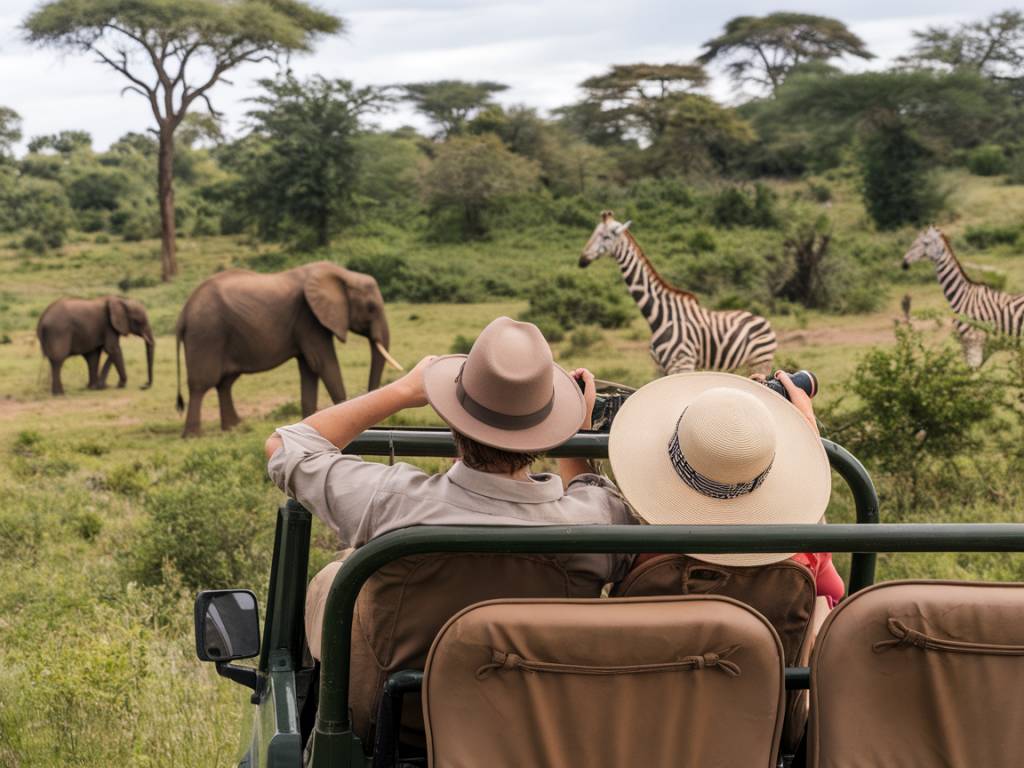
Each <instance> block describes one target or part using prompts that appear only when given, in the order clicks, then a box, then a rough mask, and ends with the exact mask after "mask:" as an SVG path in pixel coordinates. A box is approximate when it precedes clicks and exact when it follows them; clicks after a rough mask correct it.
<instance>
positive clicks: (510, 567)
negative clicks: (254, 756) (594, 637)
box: [350, 554, 602, 744]
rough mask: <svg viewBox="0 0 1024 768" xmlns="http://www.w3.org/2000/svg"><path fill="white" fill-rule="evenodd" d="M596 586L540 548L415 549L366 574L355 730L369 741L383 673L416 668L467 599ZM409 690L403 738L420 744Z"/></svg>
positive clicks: (356, 649)
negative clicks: (523, 551) (504, 551)
mask: <svg viewBox="0 0 1024 768" xmlns="http://www.w3.org/2000/svg"><path fill="white" fill-rule="evenodd" d="M601 586H602V585H600V584H598V583H597V582H595V581H588V580H585V579H580V578H579V576H578V575H576V574H572V573H569V572H567V571H566V569H565V567H564V566H563V565H562V563H561V562H560V561H559V559H558V558H556V557H554V556H545V555H475V554H474V555H470V554H444V555H416V556H411V557H405V558H402V559H400V560H396V561H394V562H392V563H389V564H388V565H386V566H384V567H383V568H381V569H380V570H378V571H377V572H376V573H375V574H374V575H373V576H371V577H370V579H369V580H367V582H366V584H365V585H364V586H363V589H362V590H361V592H360V593H359V598H358V600H357V602H356V612H355V617H354V621H353V627H352V658H351V666H350V668H351V672H350V690H351V694H350V706H351V709H352V722H353V726H354V729H355V732H356V733H357V734H358V735H359V736H360V738H362V739H364V743H371V741H370V737H371V734H372V731H373V727H374V725H375V723H374V720H375V718H376V713H377V702H378V700H379V697H380V691H381V686H382V685H383V683H384V681H385V680H386V679H387V678H388V676H389V675H391V673H393V672H397V671H399V670H402V669H423V666H424V664H426V660H427V652H428V651H429V650H430V644H431V643H432V642H433V640H434V637H435V636H436V635H437V633H438V631H439V630H440V629H441V627H442V626H444V623H445V622H446V621H448V619H450V618H451V617H452V616H454V615H455V614H456V613H458V612H459V611H460V610H462V609H463V608H465V607H466V606H468V605H472V604H473V603H479V602H482V601H484V600H493V599H495V598H502V597H523V598H540V597H596V596H597V595H598V594H600V590H601ZM409 698H410V700H409V701H408V702H407V704H406V706H405V707H404V708H403V716H402V733H401V736H402V740H403V741H405V742H407V743H412V744H423V743H424V739H423V721H422V715H421V713H420V707H419V700H418V699H415V700H413V698H412V697H409Z"/></svg>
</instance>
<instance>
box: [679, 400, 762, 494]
mask: <svg viewBox="0 0 1024 768" xmlns="http://www.w3.org/2000/svg"><path fill="white" fill-rule="evenodd" d="M685 413H686V409H685V408H684V409H683V413H681V414H680V415H679V421H677V422H676V429H675V431H674V432H673V433H672V439H671V440H670V441H669V443H668V456H669V458H670V459H671V460H672V467H673V468H674V469H675V471H676V474H677V475H679V478H680V479H681V480H682V481H683V482H684V483H686V484H687V485H688V486H690V487H691V488H692V489H693V490H695V491H696V492H697V493H699V494H701V495H702V496H707V497H709V498H712V499H735V498H736V497H738V496H745V495H746V494H748V493H751V492H753V491H756V490H757V489H758V488H760V487H761V483H763V482H764V479H765V478H766V477H768V473H769V472H770V471H771V468H772V464H774V463H775V455H774V454H772V460H771V461H769V462H768V466H767V467H765V469H764V471H763V472H761V473H760V474H759V475H758V476H757V477H755V478H754V479H753V480H748V481H747V482H745V483H720V482H718V481H717V480H712V479H711V478H710V477H708V476H707V475H702V474H701V473H700V472H698V471H697V470H696V469H694V468H693V465H691V464H690V462H688V461H687V460H686V457H685V456H684V455H683V449H682V448H681V447H680V446H679V425H680V424H681V423H682V421H683V415H684V414H685Z"/></svg>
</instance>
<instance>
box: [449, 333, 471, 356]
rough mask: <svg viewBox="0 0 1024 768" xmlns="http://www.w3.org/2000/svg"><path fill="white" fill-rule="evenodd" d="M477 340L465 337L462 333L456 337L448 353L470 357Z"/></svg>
mask: <svg viewBox="0 0 1024 768" xmlns="http://www.w3.org/2000/svg"><path fill="white" fill-rule="evenodd" d="M474 341H476V339H471V338H469V337H468V336H463V335H462V334H461V333H460V334H459V335H458V336H456V337H455V340H454V341H453V342H452V345H451V347H450V348H449V349H448V351H449V352H450V353H451V354H453V355H468V354H469V350H470V349H472V347H473V342H474Z"/></svg>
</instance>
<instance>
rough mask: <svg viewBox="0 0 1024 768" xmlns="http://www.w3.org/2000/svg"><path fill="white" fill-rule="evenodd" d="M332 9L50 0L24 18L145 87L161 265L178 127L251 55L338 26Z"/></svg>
mask: <svg viewBox="0 0 1024 768" xmlns="http://www.w3.org/2000/svg"><path fill="white" fill-rule="evenodd" d="M341 26H342V22H341V20H340V19H339V18H337V17H336V16H334V15H332V14H329V13H326V12H324V11H320V10H318V9H317V8H316V7H314V6H312V5H309V4H307V3H305V2H302V0H49V1H48V2H44V3H43V4H42V5H40V6H39V7H38V8H37V9H36V10H35V11H33V12H32V13H31V14H30V15H29V16H28V18H26V19H25V22H24V29H25V36H26V38H27V40H28V41H29V42H31V43H35V44H37V45H43V46H53V47H56V48H59V49H62V50H67V51H81V52H88V53H92V54H95V55H96V56H97V57H98V58H99V61H100V62H102V63H103V64H106V65H107V66H109V67H111V68H112V69H114V70H115V71H116V72H118V73H119V74H121V75H122V76H123V77H124V78H126V79H127V80H128V85H126V86H125V88H124V90H125V91H130V92H132V93H137V94H139V95H141V96H143V97H144V98H145V99H146V100H147V102H148V103H149V106H150V109H151V110H152V112H153V117H154V119H155V120H156V124H157V128H156V133H157V136H158V139H159V151H158V154H157V157H158V160H157V197H158V200H159V205H160V224H161V226H160V232H161V239H162V247H161V274H162V277H163V279H164V280H170V279H171V278H172V277H173V276H174V275H175V274H176V273H177V271H178V262H177V249H176V242H175V235H176V227H175V207H174V132H175V130H176V129H177V128H178V126H179V125H180V124H181V121H182V120H183V119H184V117H185V115H186V114H187V113H188V111H189V109H190V108H191V107H192V105H193V104H195V103H196V102H197V101H201V102H203V103H205V104H206V106H207V108H208V109H209V110H210V112H211V113H213V112H214V109H213V104H212V102H211V101H210V95H209V92H210V89H211V88H213V86H214V85H216V84H217V82H218V81H220V80H221V79H222V78H223V76H224V74H225V73H226V72H228V71H229V70H232V69H234V68H235V67H237V66H239V65H240V64H244V63H246V62H255V61H265V60H269V59H273V58H275V57H277V56H279V55H282V54H288V53H291V52H293V51H307V50H310V48H311V47H312V43H313V41H314V40H315V39H316V37H317V36H319V35H321V34H333V33H335V32H337V31H339V30H340V29H341Z"/></svg>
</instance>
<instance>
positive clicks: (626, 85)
mask: <svg viewBox="0 0 1024 768" xmlns="http://www.w3.org/2000/svg"><path fill="white" fill-rule="evenodd" d="M707 82H708V76H707V73H706V72H705V71H704V68H703V67H701V66H699V65H696V64H645V63H639V64H616V65H615V66H613V67H612V68H611V69H609V70H608V71H607V72H605V73H604V74H601V75H596V76H594V77H589V78H587V79H586V80H584V81H583V82H582V83H580V88H582V89H583V91H584V92H585V93H586V96H585V98H584V101H585V102H586V103H588V104H590V105H592V107H594V108H596V109H595V110H594V111H593V115H594V116H595V117H596V118H597V119H598V120H600V121H602V122H605V123H607V124H609V125H610V126H612V127H611V128H610V129H606V131H608V130H610V131H611V132H612V133H614V134H617V135H626V134H628V133H629V132H630V131H634V132H636V133H638V134H639V136H640V137H641V138H643V139H646V140H647V141H653V140H655V139H657V138H658V137H659V136H661V135H662V134H663V133H664V132H665V129H666V128H667V127H668V124H669V119H670V117H669V116H670V113H671V112H672V110H673V107H674V105H676V104H677V102H678V100H679V99H678V97H679V96H680V94H689V93H692V92H693V91H694V90H695V89H698V88H702V87H703V86H704V85H706V84H707Z"/></svg>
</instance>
